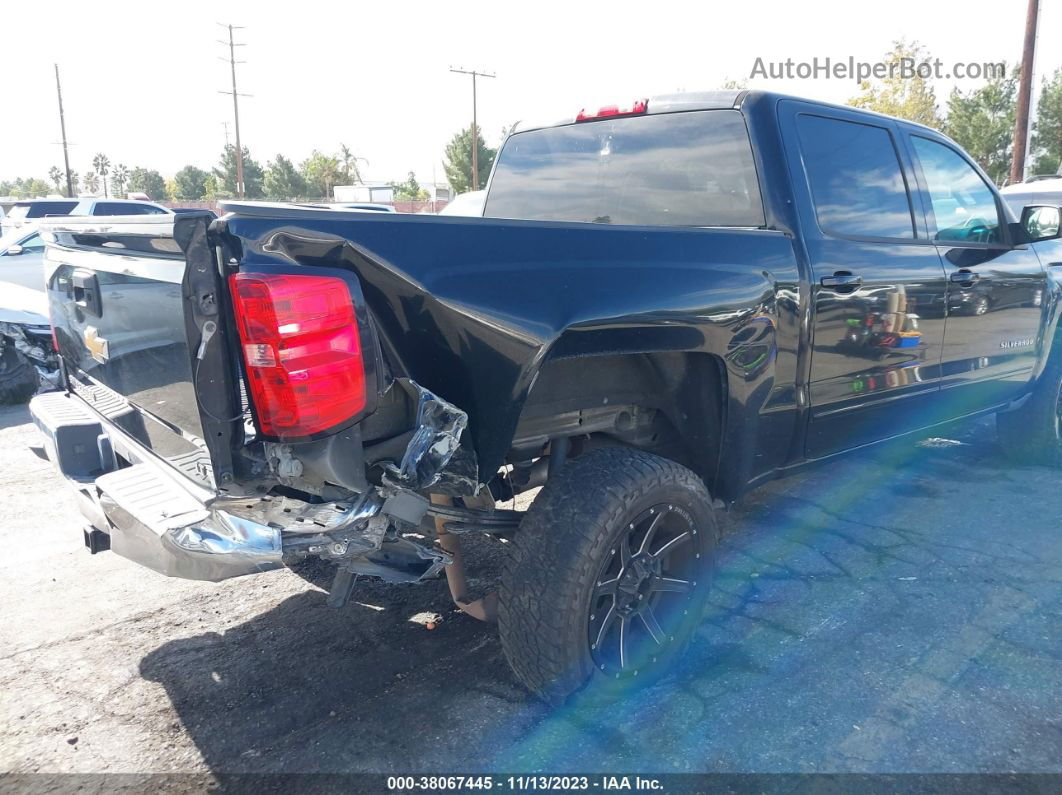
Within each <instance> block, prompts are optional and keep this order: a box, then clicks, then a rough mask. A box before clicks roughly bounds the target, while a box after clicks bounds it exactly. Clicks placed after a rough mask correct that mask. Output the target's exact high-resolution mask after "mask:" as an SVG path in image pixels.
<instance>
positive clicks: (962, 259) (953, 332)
mask: <svg viewBox="0 0 1062 795" xmlns="http://www.w3.org/2000/svg"><path fill="white" fill-rule="evenodd" d="M908 140H909V141H910V144H911V151H912V153H913V155H914V159H915V164H916V166H917V171H918V177H919V181H920V182H921V183H922V186H923V188H922V189H923V195H924V196H925V204H926V205H927V208H926V216H927V222H928V225H929V232H930V234H931V235H932V236H933V238H934V241H935V242H936V245H937V248H938V250H939V252H940V258H941V262H942V263H943V265H944V269H945V271H946V272H947V275H948V320H947V327H946V330H945V333H944V353H943V359H942V373H941V375H942V378H941V387H942V391H941V405H942V407H943V408H944V410H945V412H946V414H947V415H948V417H949V418H954V417H961V416H963V415H964V414H969V413H971V412H974V411H978V410H981V409H986V408H991V407H993V406H996V405H999V404H1001V403H1005V402H1007V401H1009V400H1013V399H1014V398H1017V397H1019V396H1020V395H1021V394H1022V393H1023V391H1024V390H1026V389H1027V388H1028V386H1029V384H1030V382H1031V380H1032V377H1033V370H1034V368H1035V366H1036V363H1037V361H1038V359H1039V356H1040V351H1041V346H1042V344H1043V340H1042V337H1041V333H1040V329H1041V326H1042V322H1043V317H1044V315H1043V313H1044V309H1045V306H1046V304H1047V301H1046V300H1045V296H1046V293H1047V274H1046V272H1045V270H1044V268H1043V267H1042V266H1041V264H1040V260H1039V258H1038V257H1037V256H1036V252H1035V251H1033V249H1032V247H1031V246H1029V245H1027V244H1019V245H1015V244H1014V243H1013V242H1012V241H1011V240H1010V236H1009V230H1008V228H1007V224H1006V223H1005V220H1006V216H1005V215H1004V213H1003V206H1002V202H1001V201H1000V200H999V199H998V197H997V195H996V193H995V191H994V190H993V189H992V188H991V187H989V184H988V182H987V181H986V180H985V178H984V177H982V175H981V174H980V173H979V172H978V170H977V169H976V167H975V166H974V165H973V164H972V163H970V162H969V160H967V158H966V157H965V156H964V155H963V154H962V153H961V152H960V151H959V150H958V149H955V148H954V147H953V146H952V145H951V144H950V143H948V142H947V141H945V140H944V139H935V138H931V137H929V136H928V135H922V134H911V135H910V136H909V139H908Z"/></svg>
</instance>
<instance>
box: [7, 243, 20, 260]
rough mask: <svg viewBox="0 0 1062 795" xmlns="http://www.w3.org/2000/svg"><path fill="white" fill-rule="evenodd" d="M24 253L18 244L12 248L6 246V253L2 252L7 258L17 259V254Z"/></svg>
mask: <svg viewBox="0 0 1062 795" xmlns="http://www.w3.org/2000/svg"><path fill="white" fill-rule="evenodd" d="M24 251H25V249H24V248H22V246H20V245H18V243H16V244H15V245H13V246H8V247H7V251H6V252H4V253H5V254H7V256H9V257H17V256H18V255H19V254H22V253H23V252H24Z"/></svg>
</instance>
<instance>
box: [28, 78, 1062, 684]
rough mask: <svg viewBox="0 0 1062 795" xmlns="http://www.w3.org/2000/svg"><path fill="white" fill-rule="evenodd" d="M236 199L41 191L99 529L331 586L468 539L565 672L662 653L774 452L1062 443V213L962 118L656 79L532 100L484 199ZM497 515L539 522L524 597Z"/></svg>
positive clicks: (197, 570) (688, 620)
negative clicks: (989, 427) (595, 105)
mask: <svg viewBox="0 0 1062 795" xmlns="http://www.w3.org/2000/svg"><path fill="white" fill-rule="evenodd" d="M225 210H226V214H225V215H224V216H223V217H222V218H220V219H217V220H214V219H212V218H210V217H208V216H207V215H205V214H195V213H187V214H183V215H179V216H176V217H166V218H162V217H157V216H156V217H151V218H124V219H123V218H62V219H56V220H54V221H50V222H47V223H46V224H44V228H45V235H46V237H47V239H48V241H49V246H48V250H47V255H46V271H47V289H48V295H49V300H50V311H51V320H52V323H53V327H54V331H55V338H56V344H57V346H58V350H59V353H60V358H61V360H62V363H63V380H64V385H65V388H66V389H65V391H63V392H57V393H52V394H46V395H42V396H39V397H37V398H35V399H34V401H33V403H32V412H33V415H34V417H35V421H36V423H37V424H38V426H39V427H40V429H41V431H42V432H43V433H44V435H45V438H46V447H47V450H48V453H49V456H50V457H51V458H52V459H53V460H54V461H55V463H56V464H57V466H58V468H59V469H60V470H61V471H62V473H63V474H64V475H66V476H67V477H68V479H69V480H70V481H71V482H72V483H73V485H74V487H75V488H76V489H77V491H78V492H79V494H80V495H81V498H82V503H83V506H84V513H85V516H86V517H87V525H86V528H85V540H86V543H87V545H88V546H89V548H90V549H91V550H92V551H93V552H96V551H100V550H103V549H108V548H109V549H112V550H114V551H115V552H117V553H118V554H120V555H123V556H126V557H128V558H131V559H132V560H135V561H137V562H139V563H142V564H145V565H146V566H148V567H150V568H152V569H154V570H156V571H158V572H162V573H163V574H167V575H170V576H175V577H187V578H196V579H205V580H220V579H223V578H227V577H231V576H235V575H241V574H249V573H253V572H260V571H265V570H268V569H272V568H276V567H280V566H284V565H289V566H299V565H302V564H303V563H305V562H307V561H309V562H313V561H312V560H311V559H315V558H320V559H324V560H325V561H329V562H331V563H332V564H334V565H335V575H334V581H333V584H332V588H331V594H330V596H329V599H330V601H331V602H332V603H333V604H335V605H342V604H343V603H344V602H345V601H346V600H347V599H348V598H349V595H350V589H351V584H352V582H353V580H354V578H355V577H356V576H358V575H372V576H377V577H381V578H384V579H386V580H390V581H395V582H414V581H418V580H423V579H425V578H429V577H436V576H440V574H441V573H445V575H446V577H447V579H448V580H449V584H450V588H451V592H452V594H453V596H454V600H455V602H456V603H457V605H458V606H459V607H460V608H461V609H463V610H465V611H466V612H468V613H469V614H471V615H474V616H477V617H479V618H487V619H490V618H495V617H496V618H497V620H498V622H499V631H500V634H501V640H502V643H503V646H504V649H505V653H506V655H507V657H508V659H509V661H510V663H511V664H512V667H513V669H514V671H515V672H516V675H517V676H518V677H519V679H520V680H521V681H522V682H524V683H525V684H526V685H527V686H528V687H529V688H530V689H531V690H533V691H535V692H537V693H539V694H541V695H543V696H544V697H546V698H548V699H551V700H555V701H556V700H562V699H564V698H565V697H567V696H568V695H569V694H571V693H573V692H575V691H577V690H579V689H581V688H583V687H585V686H587V685H591V686H593V687H601V688H603V689H606V690H607V689H609V688H610V687H611V686H613V685H615V684H616V682H617V680H619V682H620V684H628V683H630V682H631V681H634V680H633V677H635V676H638V677H639V679H638V680H637V681H639V682H641V681H646V680H651V679H652V678H654V677H655V676H657V675H658V674H659V673H660V672H662V671H664V670H666V669H667V665H668V663H669V661H671V660H673V658H674V657H675V655H676V654H678V653H680V652H681V650H682V649H683V648H684V645H685V642H686V640H687V638H688V637H689V635H690V633H691V632H692V630H693V628H694V626H695V625H696V623H697V622H698V617H699V616H700V614H701V612H702V606H703V603H704V601H705V599H706V597H707V595H708V593H709V590H710V588H711V583H712V565H713V557H714V553H715V549H716V546H717V538H718V531H717V516H716V514H717V512H718V510H719V509H720V507H722V506H724V505H725V504H726V503H727V502H729V501H732V500H735V499H737V498H738V497H740V495H741V494H742V492H744V491H746V490H747V489H749V488H750V487H753V486H755V485H756V484H758V483H761V482H763V481H764V480H766V479H769V478H773V477H776V476H778V475H779V474H781V473H785V472H787V471H790V470H792V469H793V468H794V467H798V466H802V465H804V464H806V463H808V462H813V461H816V460H821V459H824V458H827V457H830V456H833V455H835V454H839V453H842V452H846V451H850V450H853V449H857V448H859V447H861V446H864V445H868V444H871V443H876V442H881V441H883V440H888V439H894V438H896V437H899V436H902V435H905V434H912V433H918V432H922V431H924V430H925V429H927V428H930V427H933V426H936V425H940V424H942V423H946V422H952V421H955V420H959V419H964V418H970V417H975V416H978V415H983V414H985V413H988V412H992V413H996V414H997V416H998V426H999V431H1000V436H1001V441H1002V443H1003V445H1004V446H1005V447H1006V448H1007V449H1008V450H1010V451H1013V452H1014V453H1015V454H1016V455H1017V456H1018V457H1019V458H1020V460H1022V461H1023V462H1041V463H1047V464H1059V463H1060V462H1062V442H1060V430H1059V428H1060V417H1059V388H1060V382H1062V349H1059V350H1055V348H1057V347H1058V346H1057V345H1053V343H1054V341H1055V340H1056V338H1057V331H1056V329H1057V326H1058V313H1059V306H1060V301H1059V298H1060V294H1062V293H1060V285H1059V281H1058V278H1057V276H1058V275H1059V273H1062V269H1059V268H1058V267H1056V266H1059V265H1062V241H1060V240H1059V209H1058V208H1057V207H1047V206H1043V207H1030V208H1025V210H1024V212H1023V213H1022V217H1021V218H1020V219H1018V218H1015V216H1014V215H1013V214H1012V211H1011V210H1009V209H1008V208H1007V206H1006V205H1005V204H1004V203H1003V202H1002V201H1001V200H1000V197H999V195H998V193H997V191H996V190H995V188H994V187H993V185H992V184H991V182H990V181H989V180H988V179H987V178H986V177H985V175H984V174H983V172H982V171H981V170H980V169H979V168H978V167H977V166H976V165H975V164H974V163H973V162H972V161H971V160H970V158H969V157H968V156H967V155H966V154H964V153H963V151H962V150H961V149H960V148H959V147H957V146H956V145H955V144H954V143H953V142H951V141H950V140H948V139H947V138H946V137H944V136H943V135H941V134H940V133H938V132H936V131H935V130H931V129H927V128H925V127H921V126H918V125H915V124H911V123H908V122H905V121H901V120H898V119H892V118H888V117H885V116H880V115H875V114H873V113H869V112H864V111H859V110H854V109H852V108H845V107H835V106H831V105H824V104H819V103H814V102H809V101H805V100H800V99H796V98H791V97H785V96H780V95H776V94H771V93H762V92H754V91H753V92H746V91H729V92H711V93H699V94H680V95H670V96H660V97H653V98H650V99H648V100H644V101H639V102H636V103H633V104H632V105H630V106H628V107H606V108H601V109H600V110H584V111H583V112H581V113H579V114H578V116H576V117H574V118H572V117H569V118H567V119H564V120H562V121H559V122H556V123H551V124H543V125H528V124H524V125H520V126H518V127H517V128H516V130H515V131H514V132H513V133H512V134H511V135H510V136H509V138H508V139H507V140H506V142H505V144H504V146H503V148H502V150H501V152H500V153H499V155H498V158H497V162H496V165H495V167H494V171H493V174H492V176H491V179H490V183H489V186H488V190H487V195H486V204H485V212H484V214H485V217H483V218H461V217H456V216H449V217H437V216H422V215H417V216H414V215H400V214H376V213H359V212H356V211H344V210H335V209H327V208H324V209H322V208H313V207H295V206H291V205H282V204H254V203H241V202H232V203H229V204H227V205H226V206H225ZM538 487H542V488H541V491H540V492H538V494H537V496H535V498H534V501H533V502H532V503H531V506H530V508H529V509H528V510H527V511H526V512H518V511H515V510H511V509H507V508H505V507H504V506H505V505H506V503H507V502H508V501H509V500H511V499H513V498H514V496H515V495H518V494H520V493H522V492H528V491H531V490H532V489H536V488H538ZM468 533H488V534H496V535H498V536H501V537H502V538H505V539H507V540H508V542H509V543H508V544H506V548H507V561H508V562H507V563H506V565H505V569H504V573H503V577H502V580H501V583H500V586H499V590H498V592H497V594H496V595H495V594H491V595H488V596H485V597H482V598H480V599H475V600H472V599H470V596H469V594H468V593H467V588H466V585H465V578H464V569H463V563H462V557H461V548H460V543H459V542H460V539H461V536H462V535H463V534H468ZM317 565H320V564H319V563H318V564H317Z"/></svg>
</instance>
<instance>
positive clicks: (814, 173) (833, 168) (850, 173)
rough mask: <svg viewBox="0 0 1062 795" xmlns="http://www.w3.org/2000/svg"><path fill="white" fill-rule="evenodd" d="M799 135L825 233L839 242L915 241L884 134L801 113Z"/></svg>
mask: <svg viewBox="0 0 1062 795" xmlns="http://www.w3.org/2000/svg"><path fill="white" fill-rule="evenodd" d="M797 133H798V135H799V138H800V151H801V152H802V153H803V157H804V169H805V171H806V173H807V176H808V183H809V184H810V185H811V196H812V200H813V202H814V204H815V214H816V216H817V217H818V219H819V226H820V227H821V228H822V231H823V232H826V233H827V234H832V235H838V236H840V237H875V238H903V239H911V238H913V237H914V221H913V218H912V216H911V201H910V198H909V197H908V195H907V186H906V184H905V183H904V180H903V171H902V170H901V168H900V159H899V157H898V155H897V154H896V147H895V146H894V145H893V142H892V136H891V135H890V134H889V131H888V130H886V129H885V128H884V127H875V126H874V125H871V124H860V123H857V122H850V121H842V120H841V119H827V118H824V117H822V116H810V115H807V114H801V115H799V116H797Z"/></svg>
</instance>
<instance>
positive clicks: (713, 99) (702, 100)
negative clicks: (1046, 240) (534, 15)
mask: <svg viewBox="0 0 1062 795" xmlns="http://www.w3.org/2000/svg"><path fill="white" fill-rule="evenodd" d="M782 100H792V101H794V102H806V103H808V104H809V105H818V106H819V107H823V108H830V109H834V110H844V111H847V112H849V113H858V114H860V115H866V116H869V117H873V118H879V119H888V120H890V121H895V122H900V123H902V124H905V125H908V126H910V127H915V128H919V129H922V130H926V131H929V132H934V133H936V134H938V135H940V131H939V130H934V129H933V128H932V127H927V126H926V125H924V124H919V123H918V122H914V121H910V120H908V119H901V118H898V117H896V116H888V115H886V114H884V113H878V112H876V111H872V110H867V109H865V108H856V107H852V106H851V105H838V104H837V103H834V102H824V101H822V100H818V99H812V98H810V97H800V96H795V95H792V94H783V93H781V92H778V91H759V90H751V89H727V90H722V91H685V92H680V93H675V94H656V95H653V96H650V97H648V98H647V100H646V103H647V105H648V108H647V110H646V112H645V113H644V114H638V115H646V116H652V115H655V114H660V113H682V112H685V111H691V110H729V109H733V110H740V109H741V107H742V106H743V105H745V104H746V103H749V102H753V101H755V102H772V101H774V102H780V101H782ZM593 107H594V106H593V105H588V106H587V109H589V108H593ZM578 112H579V110H578V109H577V110H576V113H573V114H572V115H571V116H568V117H565V118H561V119H554V120H553V121H551V122H548V123H534V122H531V121H527V122H524V121H520V122H517V123H516V124H514V125H513V127H512V130H511V131H510V134H513V135H515V134H517V133H523V132H528V131H529V130H538V129H543V128H546V127H561V126H563V125H566V124H574V123H575V121H576V114H577V113H578ZM606 118H607V117H606ZM616 118H627V117H626V116H618V117H616Z"/></svg>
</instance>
